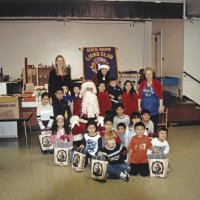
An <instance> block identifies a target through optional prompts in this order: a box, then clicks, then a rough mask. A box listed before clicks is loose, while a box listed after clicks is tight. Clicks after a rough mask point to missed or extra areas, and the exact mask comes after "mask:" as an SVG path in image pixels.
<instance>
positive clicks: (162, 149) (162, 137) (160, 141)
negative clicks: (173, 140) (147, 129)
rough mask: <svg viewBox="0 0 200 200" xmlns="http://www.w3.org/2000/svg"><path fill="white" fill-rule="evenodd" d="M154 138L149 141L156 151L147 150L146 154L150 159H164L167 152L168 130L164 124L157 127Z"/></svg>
mask: <svg viewBox="0 0 200 200" xmlns="http://www.w3.org/2000/svg"><path fill="white" fill-rule="evenodd" d="M155 136H156V138H154V139H153V140H152V141H151V143H152V145H153V147H154V148H156V149H157V150H158V152H157V153H154V152H153V151H150V150H148V152H147V155H148V158H150V159H154V158H155V159H164V158H165V157H166V155H167V154H168V153H169V149H170V148H169V143H168V142H167V140H166V138H167V136H168V130H167V128H165V127H164V126H162V127H160V128H158V130H157V131H156V135H155Z"/></svg>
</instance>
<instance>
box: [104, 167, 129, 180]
mask: <svg viewBox="0 0 200 200" xmlns="http://www.w3.org/2000/svg"><path fill="white" fill-rule="evenodd" d="M130 169H131V168H130V166H129V164H128V163H122V164H115V165H111V164H108V178H113V179H117V178H120V173H121V172H124V171H126V172H128V173H129V171H130Z"/></svg>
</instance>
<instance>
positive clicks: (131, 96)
mask: <svg viewBox="0 0 200 200" xmlns="http://www.w3.org/2000/svg"><path fill="white" fill-rule="evenodd" d="M122 103H123V105H124V109H125V112H124V113H125V114H126V115H128V116H130V115H131V113H133V112H136V111H138V100H137V93H136V91H135V90H134V87H133V83H132V82H131V81H130V80H127V81H125V83H124V88H123V93H122Z"/></svg>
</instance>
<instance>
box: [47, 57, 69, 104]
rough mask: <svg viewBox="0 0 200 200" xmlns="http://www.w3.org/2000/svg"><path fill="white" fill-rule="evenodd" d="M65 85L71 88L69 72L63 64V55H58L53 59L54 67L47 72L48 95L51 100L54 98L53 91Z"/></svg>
mask: <svg viewBox="0 0 200 200" xmlns="http://www.w3.org/2000/svg"><path fill="white" fill-rule="evenodd" d="M62 86H67V87H68V88H69V89H70V90H71V89H72V81H71V72H70V69H69V68H68V67H66V65H65V59H64V57H63V56H61V55H58V56H57V57H56V59H55V67H54V68H53V69H52V70H51V71H50V74H49V88H48V90H49V95H50V97H51V99H52V101H53V100H54V99H55V92H56V90H57V89H60V88H62Z"/></svg>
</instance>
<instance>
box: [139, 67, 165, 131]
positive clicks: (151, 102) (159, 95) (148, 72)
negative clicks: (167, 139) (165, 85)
mask: <svg viewBox="0 0 200 200" xmlns="http://www.w3.org/2000/svg"><path fill="white" fill-rule="evenodd" d="M144 76H145V80H143V81H142V82H141V84H140V87H139V93H138V110H139V111H140V112H141V111H142V110H144V109H147V110H149V111H150V114H151V120H152V121H153V123H154V129H155V130H156V129H157V125H158V116H159V113H162V112H163V111H164V106H163V90H162V85H161V83H160V81H159V80H156V79H154V78H155V71H154V70H153V69H152V68H150V67H147V68H145V70H144Z"/></svg>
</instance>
